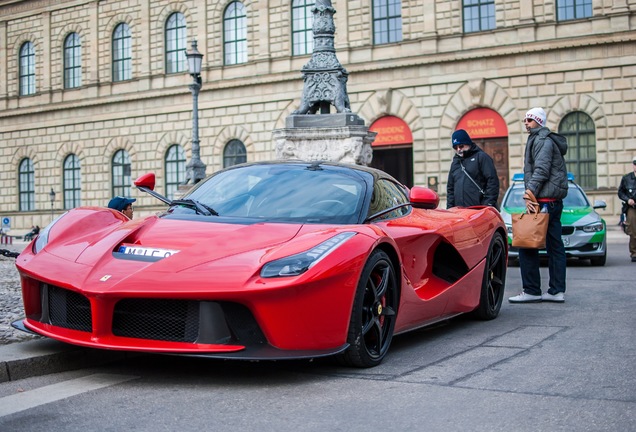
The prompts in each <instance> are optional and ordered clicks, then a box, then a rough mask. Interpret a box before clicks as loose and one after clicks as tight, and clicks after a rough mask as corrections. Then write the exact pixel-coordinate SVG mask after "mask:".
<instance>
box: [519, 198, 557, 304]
mask: <svg viewBox="0 0 636 432" xmlns="http://www.w3.org/2000/svg"><path fill="white" fill-rule="evenodd" d="M548 213H549V214H550V220H549V222H548V234H547V237H546V243H545V248H546V251H547V253H548V272H549V276H550V282H549V289H548V293H550V294H557V293H560V292H565V265H566V257H565V247H564V246H563V240H562V239H561V213H563V201H562V200H558V201H554V202H552V203H549V204H548ZM519 267H520V269H521V283H522V285H523V291H524V292H526V293H527V294H530V295H541V273H540V271H539V250H538V249H519Z"/></svg>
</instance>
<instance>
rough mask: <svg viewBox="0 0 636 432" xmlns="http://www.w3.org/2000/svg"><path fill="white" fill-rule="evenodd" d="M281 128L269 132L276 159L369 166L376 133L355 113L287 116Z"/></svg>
mask: <svg viewBox="0 0 636 432" xmlns="http://www.w3.org/2000/svg"><path fill="white" fill-rule="evenodd" d="M285 125H286V126H287V127H286V128H285V129H276V130H274V132H273V138H274V146H275V157H276V159H279V160H281V159H282V160H288V159H300V160H303V161H328V162H341V163H350V164H357V165H365V166H367V165H369V164H370V163H371V160H372V158H373V150H372V148H371V143H372V142H373V140H374V139H375V136H376V132H372V131H370V130H369V128H368V127H367V126H365V125H364V120H363V119H361V118H360V117H359V116H358V115H356V114H353V113H339V114H313V115H312V114H308V115H291V116H289V117H287V119H286V122H285Z"/></svg>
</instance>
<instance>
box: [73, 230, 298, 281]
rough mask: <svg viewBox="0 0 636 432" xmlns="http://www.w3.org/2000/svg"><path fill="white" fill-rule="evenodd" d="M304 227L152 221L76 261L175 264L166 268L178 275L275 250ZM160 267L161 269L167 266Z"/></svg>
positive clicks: (102, 243)
mask: <svg viewBox="0 0 636 432" xmlns="http://www.w3.org/2000/svg"><path fill="white" fill-rule="evenodd" d="M301 227H302V225H291V224H272V223H269V224H268V223H257V224H247V225H244V224H232V223H216V222H193V221H182V220H169V219H162V218H149V219H148V220H147V221H146V223H144V224H141V225H139V226H132V227H131V226H127V224H124V225H122V226H121V229H119V230H115V231H114V232H113V233H112V234H111V235H109V236H106V237H105V238H104V239H103V240H101V241H97V242H96V243H95V244H93V245H90V246H88V247H87V248H86V249H85V250H84V251H82V253H81V254H80V255H79V256H78V257H77V259H76V262H77V263H80V264H88V265H91V264H94V263H96V262H97V261H99V260H100V259H102V257H103V256H115V257H116V258H119V259H127V260H133V261H144V262H148V261H151V262H157V263H159V262H160V261H171V262H170V263H169V265H165V267H168V268H169V271H171V272H175V271H177V272H178V271H180V270H182V269H184V268H188V267H194V266H197V265H200V264H202V263H206V262H211V261H216V260H219V259H223V258H226V257H229V256H234V255H239V254H242V253H245V252H249V251H255V250H262V249H266V248H271V247H274V246H276V245H279V244H281V243H284V242H287V241H289V240H291V239H292V238H294V237H295V236H296V234H297V233H298V231H299V230H300V228H301ZM122 246H123V247H125V246H128V247H129V248H130V249H132V250H133V251H134V252H133V253H129V252H128V253H127V252H121V251H122ZM155 250H159V251H170V254H165V255H167V256H165V258H163V257H161V258H160V259H154V257H152V256H149V254H148V251H155ZM168 258H174V259H168ZM156 267H157V268H158V269H159V268H160V267H164V266H162V265H157V266H156ZM166 270H168V269H166Z"/></svg>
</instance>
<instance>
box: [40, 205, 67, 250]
mask: <svg viewBox="0 0 636 432" xmlns="http://www.w3.org/2000/svg"><path fill="white" fill-rule="evenodd" d="M66 213H68V212H64V213H63V214H61V215H60V216H58V217H56V218H55V219H53V222H51V223H50V224H48V225H47V226H46V227H44V229H43V230H42V231H40V233H39V234H38V236H37V238H36V239H35V242H34V243H33V253H34V254H37V253H38V252H40V251H41V250H42V249H43V248H44V246H46V245H47V243H48V242H49V233H50V232H51V228H53V225H55V224H56V223H57V221H59V220H60V219H62V217H64V215H66Z"/></svg>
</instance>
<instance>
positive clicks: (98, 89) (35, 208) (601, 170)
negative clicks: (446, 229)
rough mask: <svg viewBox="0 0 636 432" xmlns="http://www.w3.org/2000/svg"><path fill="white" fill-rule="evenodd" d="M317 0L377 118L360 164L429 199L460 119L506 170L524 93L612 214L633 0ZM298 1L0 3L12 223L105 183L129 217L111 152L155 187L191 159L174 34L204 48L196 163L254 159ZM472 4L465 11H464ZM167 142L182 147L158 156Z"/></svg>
mask: <svg viewBox="0 0 636 432" xmlns="http://www.w3.org/2000/svg"><path fill="white" fill-rule="evenodd" d="M309 3H311V4H309ZM331 3H332V4H333V7H334V8H335V9H336V11H337V13H336V14H335V16H334V19H335V25H336V43H335V44H336V50H337V57H338V59H339V60H340V63H341V64H342V65H343V66H344V67H345V68H346V69H347V71H348V72H349V80H348V93H349V98H350V103H351V110H352V111H353V112H355V113H357V114H358V115H360V116H361V117H362V118H363V119H365V121H366V122H367V124H368V125H371V128H372V129H373V128H374V126H373V125H380V124H384V123H383V122H384V121H385V120H386V119H389V120H391V121H389V122H388V123H387V124H388V125H389V126H388V127H387V128H386V131H391V133H389V135H386V136H382V128H381V127H380V126H378V127H377V128H378V130H379V135H378V138H380V140H379V141H378V143H379V144H380V145H378V146H377V147H375V148H374V150H375V152H374V154H375V156H374V159H375V160H376V163H380V162H382V163H384V162H386V166H384V167H385V169H387V170H388V171H390V172H391V170H393V171H394V172H392V173H395V175H396V176H397V177H398V178H401V177H400V176H402V177H403V178H404V179H406V180H403V181H405V183H413V184H420V185H429V186H431V187H434V188H437V190H438V191H439V193H440V196H441V198H442V201H443V200H444V197H445V186H446V178H447V173H448V169H449V166H450V162H451V158H452V156H453V153H452V149H451V145H450V136H451V134H452V132H453V131H454V130H455V129H456V128H458V126H462V127H466V128H470V127H471V125H472V127H473V128H474V129H473V133H475V134H476V136H477V138H479V139H478V140H477V141H478V142H479V143H480V144H481V145H484V146H486V147H487V148H488V147H489V146H490V148H491V150H493V149H494V150H493V151H494V152H495V153H494V154H495V155H496V156H497V157H498V158H499V159H500V161H499V163H500V166H499V168H500V169H501V172H500V176H502V179H503V180H504V182H506V183H507V182H508V181H509V180H510V178H511V177H512V174H513V173H515V172H519V171H520V170H521V169H522V159H523V151H524V144H525V140H526V134H525V132H524V130H523V127H522V123H521V120H522V118H523V116H524V113H525V112H526V111H527V110H528V109H529V108H531V107H534V106H542V107H544V108H545V110H546V112H547V113H548V121H547V126H548V127H550V128H551V129H552V130H555V131H557V130H564V131H569V133H570V135H569V136H568V138H569V142H570V148H571V149H573V150H572V152H573V153H572V155H570V156H569V157H570V159H571V160H568V164H569V165H568V166H570V164H571V165H572V166H573V167H574V168H576V169H577V170H578V171H580V174H581V175H582V176H585V177H586V179H587V180H586V182H587V184H586V185H584V186H585V188H586V191H587V193H588V195H589V197H590V198H591V199H592V200H594V199H603V200H606V201H607V203H608V208H607V209H606V210H605V211H604V212H603V215H604V216H606V219H607V221H608V224H611V223H615V222H616V221H615V219H616V218H615V217H614V216H615V215H616V214H618V212H619V209H620V203H619V201H618V198H617V197H616V188H617V186H618V184H619V181H620V177H621V175H623V174H624V173H626V172H628V170H629V169H631V168H630V163H631V160H632V157H633V156H636V140H635V139H634V135H635V134H636V112H635V111H636V89H635V84H636V31H634V30H635V29H636V0H613V1H612V0H577V1H576V2H575V3H577V4H579V5H581V11H583V15H579V11H578V10H576V11H574V10H567V8H565V9H564V6H563V5H560V4H559V0H545V1H537V0H529V1H520V0H494V1H485V0H480V1H479V2H473V3H478V4H481V6H483V8H482V9H480V10H479V11H477V10H476V9H471V8H470V7H469V6H467V5H466V3H469V2H462V1H459V0H437V1H432V0H431V1H424V2H423V1H416V0H404V1H397V0H395V1H388V2H387V1H386V0H385V1H375V0H355V1H353V0H334V1H333V2H331ZM561 3H563V2H561ZM303 5H304V6H305V7H306V8H305V10H304V12H305V13H306V12H307V10H309V9H310V8H311V6H312V5H313V2H305V1H301V2H298V1H291V0H284V1H282V0H244V1H242V2H236V1H226V0H223V1H212V0H180V1H174V0H153V1H150V0H56V1H52V0H33V1H19V0H0V155H1V157H0V187H1V188H2V194H1V196H0V216H3V217H9V218H10V219H11V228H12V229H15V230H26V229H28V228H29V227H30V226H31V225H40V226H44V225H46V224H48V222H50V220H51V218H52V216H53V215H58V214H61V213H62V212H63V211H64V209H65V207H73V206H75V205H88V206H103V205H106V203H107V202H108V200H109V199H110V197H111V196H112V195H113V194H114V193H119V192H124V193H126V194H130V195H132V196H133V197H135V198H137V199H138V201H137V203H136V204H137V206H136V216H137V217H138V216H141V215H144V214H149V213H151V212H155V211H157V210H159V209H161V208H162V207H161V206H159V205H158V202H157V201H156V200H155V199H154V198H152V197H150V196H147V195H144V194H141V193H139V192H138V191H136V190H135V189H134V188H130V185H129V184H128V185H125V186H126V187H127V188H123V187H120V186H121V185H120V184H119V183H117V182H119V181H120V175H121V169H122V166H120V165H121V164H120V162H121V161H119V159H117V158H118V157H119V156H121V155H125V156H126V157H127V159H125V160H123V159H122V160H123V161H124V162H123V165H125V167H124V168H123V169H124V171H125V172H124V177H121V178H125V179H128V178H131V179H133V180H134V179H135V178H136V177H137V176H139V175H141V174H143V173H146V172H149V171H152V172H155V173H156V175H157V191H158V192H159V193H167V192H168V189H169V187H173V186H174V185H172V186H169V185H168V181H167V180H168V178H174V177H175V175H176V176H177V177H180V176H181V175H182V173H181V172H180V170H181V168H180V167H181V165H179V164H182V163H183V158H185V159H186V160H189V158H190V156H191V150H192V149H191V127H192V95H191V93H190V91H189V90H188V84H189V83H190V82H191V80H192V78H191V77H190V76H189V74H188V72H187V69H183V65H181V66H178V67H176V69H177V71H176V72H175V71H174V67H175V64H170V65H168V63H169V59H170V58H171V56H174V55H178V56H180V55H182V54H179V52H178V51H179V49H181V48H183V41H182V40H181V45H179V44H177V48H178V49H177V51H175V50H174V49H173V48H174V45H173V36H174V35H176V36H177V38H180V39H185V40H187V46H186V47H185V48H189V47H190V40H192V39H196V40H197V41H198V49H199V51H200V52H201V53H202V54H203V55H204V57H203V71H202V74H201V78H202V83H203V86H202V89H201V93H200V95H199V105H198V106H199V135H200V139H201V159H202V161H203V162H204V163H205V164H206V165H207V174H211V173H213V172H215V171H218V170H219V169H221V168H222V167H223V166H224V163H225V164H227V161H228V160H230V161H231V160H232V159H231V158H230V159H227V150H228V144H229V143H234V144H236V143H239V145H240V146H242V147H240V148H242V149H244V159H246V160H247V161H258V160H269V159H272V158H273V157H274V142H273V137H272V132H273V131H274V130H276V129H280V128H282V127H284V124H285V119H286V117H288V116H289V115H290V114H291V113H292V112H293V111H294V110H295V109H297V108H298V106H299V102H300V97H301V92H302V88H303V82H302V79H301V74H300V70H301V68H302V66H303V65H304V64H306V62H307V61H308V60H309V58H310V54H311V52H309V53H301V54H298V53H297V52H295V48H294V47H293V45H294V44H293V41H294V34H295V30H297V29H298V27H297V26H298V22H297V21H295V20H294V19H293V17H294V16H295V15H294V13H296V14H297V13H299V10H300V9H299V8H300V6H303ZM374 5H375V6H377V7H376V8H375V9H374V7H373V6H374ZM391 5H392V6H395V5H397V6H399V8H397V9H396V8H395V7H393V8H388V9H386V7H388V6H391ZM396 10H397V12H396ZM476 11H477V12H478V13H479V14H483V16H482V15H480V16H479V18H480V20H477V21H475V20H472V21H471V20H470V19H469V18H470V16H472V15H470V14H474V13H475V12H476ZM301 12H302V11H301ZM572 14H573V15H572ZM301 15H302V14H301ZM469 15H470V16H469ZM175 17H177V19H176V20H175ZM385 18H387V19H386V20H385ZM396 23H397V24H396ZM237 24H238V27H239V31H238V32H236V31H235V32H234V33H232V31H234V30H236V25H237ZM383 24H386V25H388V28H389V31H388V32H385V33H382V30H381V29H382V28H383V27H382V25H383ZM120 25H124V27H120ZM242 25H244V31H242V29H243V28H242V27H241V26H242ZM396 25H397V26H398V27H396ZM233 26H234V27H233ZM295 26H296V27H295ZM475 26H476V27H475ZM301 27H302V24H301ZM122 28H124V29H125V31H123V32H120V30H121V29H122ZM305 29H306V28H305ZM121 35H124V36H125V37H126V38H124V39H120V38H119V37H120V36H121ZM387 35H388V36H387ZM69 36H73V38H74V39H73V38H71V37H69ZM122 40H123V41H124V42H122ZM74 43H75V45H73V44H74ZM120 43H123V45H120ZM126 44H129V46H127V45H126ZM78 46H79V48H78ZM73 49H74V51H73ZM301 51H302V50H301ZM68 55H73V56H74V57H73V58H71V59H70V60H69V57H68ZM122 59H123V63H122ZM116 65H117V66H116ZM120 65H124V68H123V69H118V68H119V66H120ZM126 68H127V69H126ZM171 68H172V69H171ZM169 69H170V70H169ZM73 74H75V75H73ZM122 77H123V78H122ZM572 114H576V115H577V116H579V115H580V117H576V118H577V119H578V120H577V121H576V122H573V117H572ZM493 125H499V129H498V131H497V132H495V128H494V126H493ZM568 125H569V126H568ZM573 125H574V126H573ZM491 126H493V127H491ZM400 128H404V129H406V130H405V131H402V132H405V133H404V134H395V133H393V132H395V131H399V130H401V129H400ZM396 137H397V138H396ZM383 139H384V141H383ZM175 145H177V146H178V147H173V146H175ZM175 148H176V149H178V150H179V151H181V152H182V153H183V155H182V156H178V157H177V158H176V159H174V160H173V159H170V160H171V161H172V162H175V163H172V164H170V166H168V165H169V164H168V163H167V161H168V159H167V155H168V153H170V152H171V149H175ZM122 150H123V152H121V151H122ZM178 154H181V153H178ZM69 157H70V158H69ZM170 157H172V156H170ZM69 161H70V162H69ZM405 161H406V162H405ZM381 166H382V165H381ZM174 167H177V168H176V174H175V168H174ZM396 167H397V168H396ZM127 170H129V172H128V171H127ZM405 171H408V173H407V174H408V175H406V176H404V174H405V173H404V172H405ZM183 174H184V173H183ZM69 176H70V179H69ZM116 177H117V179H116ZM118 179H119V180H118ZM115 183H117V184H115ZM51 191H53V192H56V195H55V198H53V200H51V195H50V193H51Z"/></svg>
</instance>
